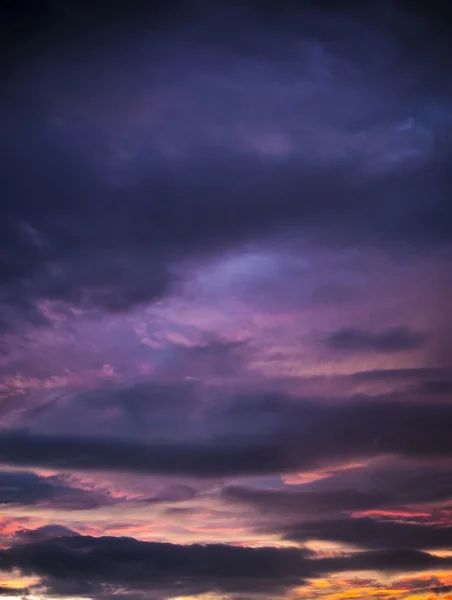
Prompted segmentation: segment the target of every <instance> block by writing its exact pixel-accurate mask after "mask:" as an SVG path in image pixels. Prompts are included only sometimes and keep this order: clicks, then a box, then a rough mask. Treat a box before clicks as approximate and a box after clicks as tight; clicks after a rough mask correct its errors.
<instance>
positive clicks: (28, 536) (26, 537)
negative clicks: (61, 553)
mask: <svg viewBox="0 0 452 600" xmlns="http://www.w3.org/2000/svg"><path fill="white" fill-rule="evenodd" d="M72 535H80V534H79V533H77V532H76V531H73V530H72V529H69V527H66V526H65V525H43V526H42V527H38V528H37V529H20V530H19V531H16V532H15V534H14V544H18V543H25V544H29V543H30V542H44V541H46V540H52V539H55V538H59V537H70V536H72Z"/></svg>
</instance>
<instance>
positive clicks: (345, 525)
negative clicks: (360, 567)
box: [282, 517, 452, 550]
mask: <svg viewBox="0 0 452 600" xmlns="http://www.w3.org/2000/svg"><path fill="white" fill-rule="evenodd" d="M282 529H283V528H282ZM284 538H285V539H287V540H291V541H304V540H328V541H336V542H343V543H346V544H353V545H355V546H360V547H362V548H381V549H385V550H387V549H389V548H394V549H397V548H412V549H417V550H425V549H439V548H450V547H451V546H452V527H451V526H448V525H435V524H431V523H429V524H419V523H403V522H398V521H390V520H386V521H383V520H377V519H371V518H366V517H361V518H344V519H336V520H326V521H310V522H306V523H302V524H299V525H296V524H293V525H289V526H287V530H286V531H285V532H284Z"/></svg>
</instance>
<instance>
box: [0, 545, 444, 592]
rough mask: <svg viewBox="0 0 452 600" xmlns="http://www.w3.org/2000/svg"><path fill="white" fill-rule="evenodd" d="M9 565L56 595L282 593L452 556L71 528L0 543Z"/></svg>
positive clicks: (0, 559)
mask: <svg viewBox="0 0 452 600" xmlns="http://www.w3.org/2000/svg"><path fill="white" fill-rule="evenodd" d="M0 565H1V567H2V569H4V570H12V569H19V570H21V571H23V572H27V573H30V574H35V575H38V576H40V577H41V578H42V580H41V583H40V584H38V586H36V587H38V589H41V591H45V592H46V593H57V594H58V595H78V596H80V595H81V596H86V595H88V596H94V597H102V594H103V593H105V592H106V591H108V590H109V591H110V592H115V593H116V594H117V595H120V596H121V595H123V594H126V592H125V589H127V590H129V592H130V591H133V592H137V593H140V592H145V591H147V592H148V593H154V594H155V595H156V597H157V598H172V597H176V596H180V595H189V594H191V595H193V594H202V593H207V592H220V593H257V594H261V595H264V596H265V595H266V594H269V593H270V594H271V593H273V594H276V595H279V594H283V592H285V591H288V590H289V589H291V588H294V587H299V586H301V585H303V583H304V581H305V578H308V577H309V578H312V577H319V576H321V575H324V574H326V573H332V572H341V571H356V570H377V571H384V572H397V571H399V570H402V569H403V570H414V571H420V570H423V569H431V568H434V567H438V568H440V567H443V568H444V567H447V566H448V565H450V559H444V558H439V557H435V556H432V555H429V554H426V553H423V552H419V551H414V550H394V551H381V552H377V551H374V552H363V553H356V554H348V555H339V556H336V557H334V558H326V559H325V558H323V559H316V558H309V557H307V556H306V555H305V553H304V552H303V551H302V550H300V549H299V548H294V547H293V548H272V547H258V548H246V547H240V546H227V545H221V544H209V545H186V546H181V545H177V544H165V543H155V542H141V541H137V540H135V539H133V538H113V537H101V538H93V537H89V536H71V537H66V538H64V537H63V538H62V537H59V538H56V539H49V540H45V541H41V542H36V543H29V544H20V545H16V546H12V547H11V548H9V549H6V550H1V551H0Z"/></svg>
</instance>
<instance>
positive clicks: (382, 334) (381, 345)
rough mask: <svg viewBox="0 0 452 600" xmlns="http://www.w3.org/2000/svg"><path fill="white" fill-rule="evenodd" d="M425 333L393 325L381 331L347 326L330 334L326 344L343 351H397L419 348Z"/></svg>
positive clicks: (423, 343)
mask: <svg viewBox="0 0 452 600" xmlns="http://www.w3.org/2000/svg"><path fill="white" fill-rule="evenodd" d="M426 340H427V336H426V334H425V333H422V332H418V331H413V330H411V329H409V328H408V327H391V328H389V329H385V330H383V331H379V332H373V331H366V330H364V329H359V328H353V327H350V328H345V329H340V330H338V331H335V332H333V333H332V334H330V335H329V336H328V337H327V338H326V340H325V344H326V346H327V347H329V348H331V349H332V350H338V351H341V352H369V351H370V352H381V353H388V354H391V353H396V352H406V351H407V350H417V349H419V348H422V347H423V346H424V345H425V342H426Z"/></svg>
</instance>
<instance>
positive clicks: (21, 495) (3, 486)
mask: <svg viewBox="0 0 452 600" xmlns="http://www.w3.org/2000/svg"><path fill="white" fill-rule="evenodd" d="M113 502H114V499H113V498H112V497H110V496H109V495H107V494H106V493H101V492H96V491H92V490H85V489H83V488H81V487H77V486H76V485H72V484H71V483H70V482H68V481H67V480H65V479H64V478H63V477H58V476H49V477H45V476H42V475H37V474H36V473H30V472H23V471H18V472H12V471H3V472H0V504H8V505H17V506H37V507H39V506H41V507H46V508H53V509H60V510H90V509H95V508H100V507H101V506H108V505H109V504H112V503H113Z"/></svg>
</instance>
